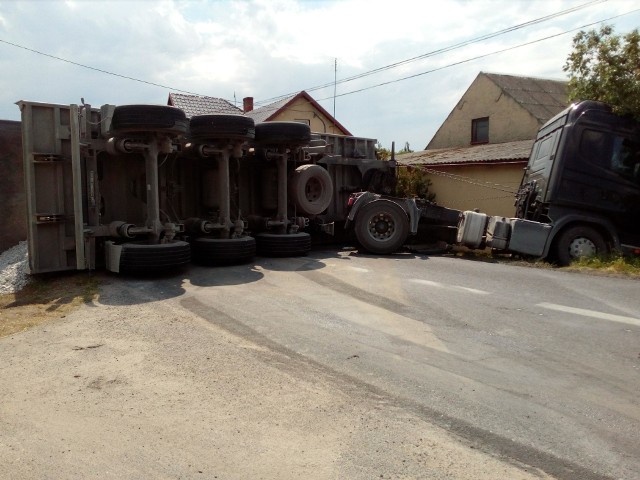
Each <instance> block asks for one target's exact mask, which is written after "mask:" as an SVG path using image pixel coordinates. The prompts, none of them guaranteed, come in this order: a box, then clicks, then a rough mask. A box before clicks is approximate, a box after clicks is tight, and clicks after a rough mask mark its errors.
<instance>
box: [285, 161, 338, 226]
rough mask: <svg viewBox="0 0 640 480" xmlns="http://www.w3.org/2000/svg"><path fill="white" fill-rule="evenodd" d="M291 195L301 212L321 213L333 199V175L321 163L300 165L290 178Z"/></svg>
mask: <svg viewBox="0 0 640 480" xmlns="http://www.w3.org/2000/svg"><path fill="white" fill-rule="evenodd" d="M289 195H290V196H291V199H292V200H293V202H294V204H295V206H296V208H297V209H298V210H299V211H300V212H301V213H304V214H307V215H319V214H320V213H322V212H323V211H325V210H326V209H327V207H328V206H329V204H330V203H331V200H332V199H333V181H332V180H331V175H329V172H328V171H327V170H326V169H325V168H323V167H321V166H320V165H311V164H308V165H300V166H299V167H298V168H296V170H295V171H294V172H293V174H292V175H291V178H290V180H289Z"/></svg>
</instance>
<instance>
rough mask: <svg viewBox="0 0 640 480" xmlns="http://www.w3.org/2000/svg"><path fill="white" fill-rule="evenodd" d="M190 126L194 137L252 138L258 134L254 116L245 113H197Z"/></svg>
mask: <svg viewBox="0 0 640 480" xmlns="http://www.w3.org/2000/svg"><path fill="white" fill-rule="evenodd" d="M189 126H190V132H191V136H192V137H193V138H194V139H216V140H217V139H232V140H252V139H253V138H255V136H256V127H255V123H254V121H253V118H251V117H246V116H244V115H225V114H215V115H197V116H194V117H191V122H190V123H189Z"/></svg>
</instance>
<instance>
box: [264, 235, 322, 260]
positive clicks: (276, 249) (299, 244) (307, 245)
mask: <svg viewBox="0 0 640 480" xmlns="http://www.w3.org/2000/svg"><path fill="white" fill-rule="evenodd" d="M256 242H257V248H258V255H261V256H263V257H303V256H305V255H306V254H308V253H309V251H310V250H311V235H309V234H308V233H306V232H298V233H290V234H275V233H259V234H257V235H256Z"/></svg>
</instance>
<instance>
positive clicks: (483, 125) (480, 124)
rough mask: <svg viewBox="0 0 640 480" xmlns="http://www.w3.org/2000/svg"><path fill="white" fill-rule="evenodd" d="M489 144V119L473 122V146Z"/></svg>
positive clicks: (478, 119)
mask: <svg viewBox="0 0 640 480" xmlns="http://www.w3.org/2000/svg"><path fill="white" fill-rule="evenodd" d="M479 143H489V117H482V118H475V119H473V120H471V144H472V145H476V144H479Z"/></svg>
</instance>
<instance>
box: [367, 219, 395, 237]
mask: <svg viewBox="0 0 640 480" xmlns="http://www.w3.org/2000/svg"><path fill="white" fill-rule="evenodd" d="M395 227H396V225H395V222H394V221H393V217H392V216H391V215H388V214H386V213H379V214H377V215H374V216H373V217H371V219H370V220H369V228H368V230H369V234H370V235H371V236H372V237H373V238H375V239H376V240H379V241H384V240H388V239H389V238H391V237H392V236H393V234H394V233H395V231H396V228H395Z"/></svg>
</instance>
